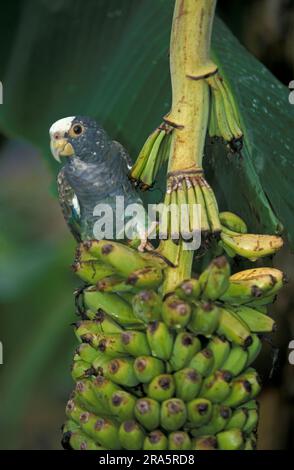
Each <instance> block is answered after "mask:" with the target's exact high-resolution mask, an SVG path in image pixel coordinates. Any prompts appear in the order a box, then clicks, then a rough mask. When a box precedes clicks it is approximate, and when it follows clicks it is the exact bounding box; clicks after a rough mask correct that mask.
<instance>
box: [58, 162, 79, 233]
mask: <svg viewBox="0 0 294 470" xmlns="http://www.w3.org/2000/svg"><path fill="white" fill-rule="evenodd" d="M57 188H58V196H59V204H60V206H61V209H62V213H63V216H64V219H65V221H66V223H67V225H68V227H69V229H70V231H71V233H72V235H73V236H74V237H75V239H76V240H77V241H78V242H80V241H81V214H80V205H79V201H78V198H77V196H76V194H75V192H74V190H73V189H72V187H71V186H70V185H69V183H68V181H67V179H66V177H65V174H64V169H62V170H61V171H60V172H59V173H58V176H57Z"/></svg>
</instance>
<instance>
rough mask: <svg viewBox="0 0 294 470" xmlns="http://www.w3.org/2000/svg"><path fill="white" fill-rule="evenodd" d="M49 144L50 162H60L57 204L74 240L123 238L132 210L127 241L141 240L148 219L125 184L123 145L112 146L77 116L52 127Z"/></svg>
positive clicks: (101, 131) (127, 166) (126, 168)
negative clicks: (133, 211) (133, 210)
mask: <svg viewBox="0 0 294 470" xmlns="http://www.w3.org/2000/svg"><path fill="white" fill-rule="evenodd" d="M50 139H51V143H50V146H51V151H52V153H53V156H54V158H55V159H56V160H58V161H59V162H60V161H61V158H62V160H63V161H64V162H65V164H64V166H63V168H62V169H61V171H60V172H59V174H58V178H57V184H58V192H59V201H60V205H61V207H62V210H63V214H64V217H65V220H66V222H67V224H68V226H69V228H70V230H71V232H72V233H73V235H74V236H75V238H76V239H77V240H78V241H81V240H87V239H93V238H98V239H99V238H107V239H109V238H111V239H117V238H119V239H121V238H123V237H124V234H123V233H122V231H123V229H124V227H125V226H126V224H127V223H128V222H129V223H130V220H131V219H132V217H131V216H130V214H131V213H132V208H134V209H136V207H137V208H138V209H139V210H138V215H137V217H135V219H134V221H135V223H133V224H131V225H132V228H131V231H130V233H131V232H132V230H133V235H132V237H130V238H137V239H140V240H143V239H144V238H146V233H147V216H146V213H145V211H144V209H143V203H142V200H141V199H140V197H139V196H138V194H137V192H136V190H135V189H134V187H133V186H132V184H131V182H130V180H129V178H128V172H129V170H130V160H129V156H128V154H127V152H126V151H125V149H124V148H123V147H122V145H120V144H119V143H118V142H116V141H113V140H111V139H110V138H109V136H108V135H107V133H106V132H105V130H104V129H102V128H101V127H100V126H99V124H98V123H97V122H96V121H95V120H93V119H91V118H88V117H81V116H76V117H69V118H64V119H60V120H59V121H57V122H55V123H54V124H53V125H52V126H51V128H50ZM63 157H64V158H63ZM133 204H134V205H136V206H130V205H133ZM127 207H130V210H129V214H128V215H127V216H126V215H125V212H124V210H123V209H125V208H127ZM140 209H141V210H140ZM135 212H136V210H135ZM111 221H112V223H111ZM106 224H107V225H106ZM111 232H112V234H111ZM101 233H103V234H104V235H103V236H101V235H99V234H101ZM111 235H112V236H111ZM124 238H128V237H124Z"/></svg>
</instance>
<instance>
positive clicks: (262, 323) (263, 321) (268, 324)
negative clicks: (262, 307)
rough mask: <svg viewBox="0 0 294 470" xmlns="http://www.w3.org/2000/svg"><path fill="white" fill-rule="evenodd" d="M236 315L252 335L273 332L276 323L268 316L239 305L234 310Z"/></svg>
mask: <svg viewBox="0 0 294 470" xmlns="http://www.w3.org/2000/svg"><path fill="white" fill-rule="evenodd" d="M234 312H235V313H236V315H237V316H238V317H239V318H240V320H242V321H243V322H244V323H246V325H247V326H248V328H249V330H250V331H251V332H253V333H272V332H273V331H275V328H276V323H275V321H274V320H273V319H272V318H271V317H269V316H268V315H264V314H263V313H260V312H259V311H258V310H255V309H253V308H251V307H247V306H246V305H240V306H239V307H235V308H234Z"/></svg>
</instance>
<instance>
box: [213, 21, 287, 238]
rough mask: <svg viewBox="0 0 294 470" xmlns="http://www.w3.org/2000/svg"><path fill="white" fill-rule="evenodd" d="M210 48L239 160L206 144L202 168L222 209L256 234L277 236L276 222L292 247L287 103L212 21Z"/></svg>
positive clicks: (246, 54) (256, 64) (258, 65)
mask: <svg viewBox="0 0 294 470" xmlns="http://www.w3.org/2000/svg"><path fill="white" fill-rule="evenodd" d="M213 46H214V48H213V51H214V59H215V60H216V62H217V63H218V66H219V69H220V72H221V74H222V76H223V77H224V78H225V79H226V80H227V81H228V83H229V84H230V87H231V90H232V92H233V94H234V96H235V101H236V104H237V107H238V109H239V113H240V118H241V122H242V128H243V131H244V146H243V150H242V152H241V157H240V158H238V156H237V155H233V154H230V152H229V151H228V149H227V148H226V147H225V146H220V145H215V144H214V145H212V144H210V145H209V152H208V154H209V157H210V158H209V162H207V164H208V166H209V171H210V177H211V180H212V184H213V187H214V188H215V189H216V191H217V193H218V194H219V195H220V199H221V200H222V206H223V208H225V207H226V208H230V209H231V210H235V211H236V212H239V213H240V214H241V215H242V216H244V217H245V218H246V219H247V221H249V223H250V225H251V227H253V228H255V229H259V230H262V231H266V232H279V231H280V229H281V223H282V224H283V225H284V227H285V229H286V232H287V233H288V236H289V239H290V242H292V243H293V242H294V222H293V217H292V212H293V203H292V201H291V199H292V197H291V195H292V194H293V184H294V179H293V177H294V173H293V159H292V155H291V153H292V152H291V149H293V147H294V136H293V131H292V129H293V124H294V107H293V106H291V105H290V103H289V100H288V96H289V90H288V89H287V88H286V87H285V86H283V85H282V84H281V83H280V82H279V81H278V80H277V79H276V78H275V77H274V76H273V75H272V74H271V73H270V72H269V71H268V70H267V69H266V68H265V67H264V66H263V65H262V64H261V63H260V62H259V61H258V60H256V59H255V58H254V57H253V56H252V55H251V54H249V52H248V51H246V49H245V48H244V47H242V46H241V44H240V43H239V42H238V41H237V39H236V38H235V37H234V36H233V35H232V34H231V33H230V31H229V30H228V28H227V27H226V26H225V25H224V24H223V23H222V22H221V21H220V20H218V19H216V21H215V27H214V33H213ZM291 175H293V176H292V177H291ZM280 222H281V223H280Z"/></svg>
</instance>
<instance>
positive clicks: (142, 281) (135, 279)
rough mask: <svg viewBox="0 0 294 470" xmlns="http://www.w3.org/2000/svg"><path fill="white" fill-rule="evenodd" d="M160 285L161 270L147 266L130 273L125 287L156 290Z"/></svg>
mask: <svg viewBox="0 0 294 470" xmlns="http://www.w3.org/2000/svg"><path fill="white" fill-rule="evenodd" d="M161 283H162V271H161V269H159V268H157V267H152V266H151V267H150V266H147V267H145V268H141V269H138V270H137V271H134V272H132V273H131V274H130V275H129V277H128V278H127V280H126V282H125V284H126V286H130V287H134V288H136V289H156V288H157V287H159V286H160V284H161Z"/></svg>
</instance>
